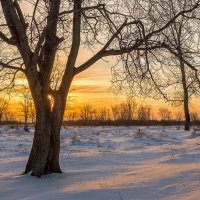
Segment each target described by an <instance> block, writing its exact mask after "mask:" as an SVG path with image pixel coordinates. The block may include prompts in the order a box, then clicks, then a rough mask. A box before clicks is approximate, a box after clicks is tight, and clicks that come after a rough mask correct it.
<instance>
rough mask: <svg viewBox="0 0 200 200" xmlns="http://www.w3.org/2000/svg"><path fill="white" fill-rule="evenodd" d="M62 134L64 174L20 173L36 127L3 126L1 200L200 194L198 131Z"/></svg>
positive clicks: (129, 199)
mask: <svg viewBox="0 0 200 200" xmlns="http://www.w3.org/2000/svg"><path fill="white" fill-rule="evenodd" d="M139 129H140V132H139ZM194 132H195V133H194ZM61 137H62V149H61V167H62V169H63V171H64V173H63V174H61V175H56V174H53V175H49V176H45V177H42V178H36V177H31V176H30V175H26V176H22V175H20V173H21V172H22V171H23V169H24V167H25V164H26V161H27V158H28V155H29V151H30V148H31V143H32V138H33V128H32V129H31V132H30V133H25V132H24V131H23V128H22V127H18V128H17V127H9V126H2V127H0V200H60V199H61V200H62V199H63V200H160V199H162V200H199V199H200V132H198V131H193V130H192V131H190V132H185V131H183V127H181V128H180V130H178V128H177V127H63V128H62V136H61Z"/></svg>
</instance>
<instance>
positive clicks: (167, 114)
mask: <svg viewBox="0 0 200 200" xmlns="http://www.w3.org/2000/svg"><path fill="white" fill-rule="evenodd" d="M158 114H159V115H160V119H161V120H163V121H169V120H171V119H172V112H171V111H169V109H167V108H160V109H159V111H158Z"/></svg>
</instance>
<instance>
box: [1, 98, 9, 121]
mask: <svg viewBox="0 0 200 200" xmlns="http://www.w3.org/2000/svg"><path fill="white" fill-rule="evenodd" d="M8 104H9V99H7V98H5V97H0V122H1V121H2V119H3V118H5V116H6V112H7V109H8Z"/></svg>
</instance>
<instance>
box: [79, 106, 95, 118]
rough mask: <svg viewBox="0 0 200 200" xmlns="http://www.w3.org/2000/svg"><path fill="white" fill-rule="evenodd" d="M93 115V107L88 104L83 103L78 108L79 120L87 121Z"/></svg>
mask: <svg viewBox="0 0 200 200" xmlns="http://www.w3.org/2000/svg"><path fill="white" fill-rule="evenodd" d="M93 115H94V109H93V107H92V106H91V105H90V104H86V105H83V106H82V107H81V109H80V118H81V120H84V121H88V120H92V119H93Z"/></svg>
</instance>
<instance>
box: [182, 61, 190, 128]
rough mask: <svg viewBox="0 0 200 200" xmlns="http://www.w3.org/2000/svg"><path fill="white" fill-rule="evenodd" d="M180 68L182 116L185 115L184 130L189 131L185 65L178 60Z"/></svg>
mask: <svg viewBox="0 0 200 200" xmlns="http://www.w3.org/2000/svg"><path fill="white" fill-rule="evenodd" d="M180 68H181V75H182V85H183V100H184V102H183V104H184V114H185V130H186V131H189V130H190V112H189V105H188V104H189V100H188V89H187V83H186V76H185V65H184V63H183V61H182V60H180Z"/></svg>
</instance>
